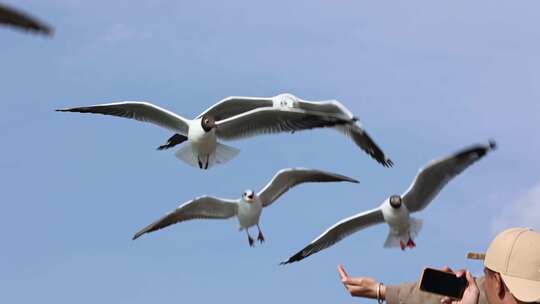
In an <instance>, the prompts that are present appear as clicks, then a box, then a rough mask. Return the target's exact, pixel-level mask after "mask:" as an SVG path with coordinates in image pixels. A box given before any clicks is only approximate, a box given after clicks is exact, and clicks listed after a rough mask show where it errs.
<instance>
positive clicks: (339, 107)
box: [294, 99, 393, 167]
mask: <svg viewBox="0 0 540 304" xmlns="http://www.w3.org/2000/svg"><path fill="white" fill-rule="evenodd" d="M294 106H295V108H298V109H301V110H304V111H306V112H307V113H311V114H318V115H328V116H336V117H341V118H343V119H346V120H350V123H348V124H341V125H337V126H336V129H337V130H338V131H340V132H342V133H343V134H345V135H347V136H348V137H350V138H351V139H352V140H353V141H354V142H355V143H356V145H358V146H359V147H360V148H362V150H364V151H365V152H366V153H367V154H369V155H370V156H371V157H372V158H373V159H375V160H376V161H377V162H378V163H380V164H381V165H383V166H385V167H391V166H392V165H393V162H392V160H390V159H389V158H387V157H386V155H385V154H384V152H383V151H382V150H381V148H379V146H377V144H376V143H375V142H374V141H373V139H371V137H370V136H369V135H368V134H367V132H366V131H365V130H364V129H363V128H362V127H361V126H359V125H358V124H357V123H355V122H356V121H357V120H358V119H357V118H356V117H355V116H354V115H353V114H352V112H351V111H349V109H347V108H346V107H345V106H344V105H343V104H342V103H340V102H339V101H337V100H329V101H307V100H302V99H297V101H296V102H295V103H294Z"/></svg>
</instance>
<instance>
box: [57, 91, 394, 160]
mask: <svg viewBox="0 0 540 304" xmlns="http://www.w3.org/2000/svg"><path fill="white" fill-rule="evenodd" d="M269 101H270V102H271V101H272V99H269V100H266V99H264V98H263V99H260V98H256V97H255V98H254V97H229V98H226V99H225V100H223V101H221V102H219V103H217V104H215V105H214V106H212V107H211V108H210V109H208V110H206V111H205V112H203V113H202V114H201V115H199V116H198V117H196V118H195V119H186V118H183V117H181V116H180V115H177V114H175V113H173V112H171V111H168V110H166V109H163V108H160V107H158V106H156V105H153V104H151V103H149V102H144V101H125V102H116V103H108V104H100V105H93V106H87V107H77V108H68V109H57V110H56V111H60V112H79V113H94V114H104V115H112V116H119V117H124V118H131V119H136V120H139V121H144V122H150V123H153V124H155V125H158V126H160V127H163V128H165V129H168V130H172V131H174V132H176V133H177V134H179V135H175V136H173V137H172V138H171V139H170V140H169V141H176V142H177V141H180V142H182V141H185V140H189V144H188V145H186V146H184V147H183V148H181V149H180V150H178V151H177V152H176V157H177V158H179V159H180V160H182V161H184V162H186V163H188V164H190V165H192V166H198V167H199V168H200V169H208V168H209V167H211V166H212V165H214V164H222V163H225V162H227V161H229V160H230V159H232V158H234V157H235V156H236V155H238V153H239V150H238V149H236V148H233V147H230V146H227V145H224V144H221V143H219V142H218V139H222V140H232V139H240V138H246V137H252V136H256V135H259V134H265V133H280V132H295V131H300V130H306V129H312V128H318V127H326V126H336V125H348V124H349V123H351V121H352V120H354V119H353V117H352V115H351V116H344V115H338V114H328V113H325V112H320V111H316V110H311V109H299V108H293V107H287V106H279V107H277V106H272V105H273V104H272V103H270V106H261V105H268V102H269ZM318 107H323V108H332V107H334V108H335V107H337V105H334V104H327V105H326V104H320V105H319V104H316V108H318ZM344 128H346V127H344ZM366 136H367V135H366ZM363 142H364V143H365V144H366V145H368V146H367V147H369V149H370V151H379V150H377V149H378V148H376V146H375V145H374V144H372V145H373V146H372V145H371V144H370V143H371V141H370V139H369V137H367V138H366V139H363ZM169 144H170V143H169ZM165 146H167V145H165ZM381 153H382V152H381ZM381 155H382V154H381ZM383 156H384V155H383ZM388 161H389V160H388ZM388 161H385V163H387V162H388Z"/></svg>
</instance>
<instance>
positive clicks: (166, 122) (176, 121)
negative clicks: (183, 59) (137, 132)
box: [56, 101, 189, 135]
mask: <svg viewBox="0 0 540 304" xmlns="http://www.w3.org/2000/svg"><path fill="white" fill-rule="evenodd" d="M56 111H60V112H79V113H94V114H104V115H112V116H118V117H124V118H130V119H135V120H139V121H143V122H149V123H152V124H155V125H158V126H160V127H163V128H165V129H169V130H172V131H175V132H178V133H180V134H182V135H187V134H188V130H189V123H188V120H186V119H185V118H183V117H181V116H179V115H176V114H174V113H173V112H171V111H168V110H166V109H163V108H160V107H158V106H156V105H153V104H151V103H149V102H142V101H125V102H116V103H107V104H100V105H94V106H88V107H78V108H69V109H58V110H56Z"/></svg>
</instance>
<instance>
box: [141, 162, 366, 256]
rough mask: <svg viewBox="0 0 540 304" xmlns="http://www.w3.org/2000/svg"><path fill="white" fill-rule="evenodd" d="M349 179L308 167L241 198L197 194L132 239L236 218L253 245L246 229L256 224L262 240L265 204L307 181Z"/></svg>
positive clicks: (287, 171) (282, 172)
mask: <svg viewBox="0 0 540 304" xmlns="http://www.w3.org/2000/svg"><path fill="white" fill-rule="evenodd" d="M343 181H344V182H352V183H358V181H357V180H355V179H352V178H350V177H347V176H343V175H339V174H334V173H330V172H325V171H320V170H311V169H303V168H296V169H283V170H280V171H279V172H278V173H276V175H274V177H273V178H272V180H271V181H270V182H269V183H268V184H267V185H266V187H264V188H263V189H262V190H261V191H259V193H255V192H254V191H252V190H246V191H245V192H244V193H243V195H242V198H240V199H236V200H230V199H222V198H217V197H212V196H207V195H205V196H200V197H197V198H196V199H193V200H191V201H188V202H186V203H184V204H182V205H180V206H179V207H178V208H176V209H175V210H173V211H172V212H170V213H168V214H167V215H165V216H164V217H162V218H160V219H159V220H157V221H155V222H154V223H152V224H150V225H148V226H147V227H145V228H144V229H142V230H141V231H139V232H137V233H136V234H135V235H134V236H133V239H134V240H135V239H137V238H138V237H140V236H141V235H143V234H145V233H150V232H153V231H156V230H159V229H162V228H165V227H167V226H170V225H173V224H176V223H179V222H183V221H187V220H192V219H228V218H231V217H236V218H237V219H238V222H239V224H240V230H246V234H247V237H248V242H249V245H250V246H253V243H254V240H253V238H252V237H251V236H250V234H249V231H248V229H249V228H250V227H252V226H257V229H258V230H259V235H258V237H257V239H258V240H259V241H260V242H261V243H262V242H264V236H263V234H262V232H261V228H260V227H259V218H260V216H261V213H262V209H263V208H264V207H268V206H270V205H271V204H272V203H273V202H275V201H276V200H277V199H278V198H279V197H280V196H281V195H283V194H284V193H285V192H287V190H289V189H290V188H292V187H294V186H296V185H299V184H302V183H307V182H343Z"/></svg>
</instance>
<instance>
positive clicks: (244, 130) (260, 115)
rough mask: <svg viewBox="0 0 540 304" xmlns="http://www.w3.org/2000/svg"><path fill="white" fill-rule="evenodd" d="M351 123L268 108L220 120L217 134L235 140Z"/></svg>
mask: <svg viewBox="0 0 540 304" xmlns="http://www.w3.org/2000/svg"><path fill="white" fill-rule="evenodd" d="M349 122H350V120H348V119H343V118H341V117H336V116H328V115H318V114H310V113H308V112H306V111H304V110H301V109H295V108H283V107H272V108H268V107H265V108H258V109H255V110H251V111H248V112H245V113H242V114H240V115H236V116H232V117H229V118H227V119H224V120H221V121H218V122H217V123H216V134H217V135H218V137H219V138H221V139H226V140H233V139H240V138H247V137H252V136H256V135H261V134H271V133H281V132H296V131H301V130H308V129H313V128H322V127H333V126H336V125H342V124H347V123H349Z"/></svg>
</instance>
